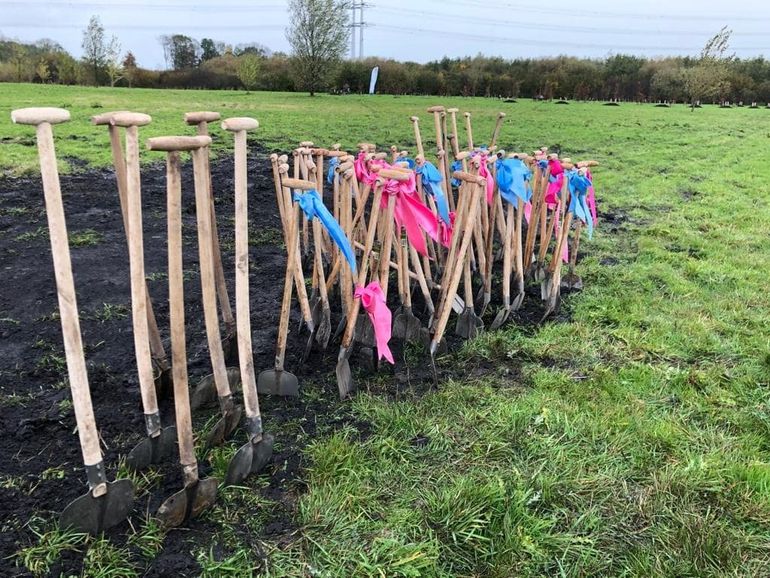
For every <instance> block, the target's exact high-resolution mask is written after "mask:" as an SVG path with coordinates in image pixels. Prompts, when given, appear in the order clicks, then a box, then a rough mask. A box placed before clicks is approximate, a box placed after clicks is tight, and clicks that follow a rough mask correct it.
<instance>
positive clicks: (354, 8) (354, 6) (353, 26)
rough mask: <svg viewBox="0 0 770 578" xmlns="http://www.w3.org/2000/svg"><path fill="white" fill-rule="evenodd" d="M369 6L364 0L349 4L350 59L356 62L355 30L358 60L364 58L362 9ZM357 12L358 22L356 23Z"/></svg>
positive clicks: (355, 0)
mask: <svg viewBox="0 0 770 578" xmlns="http://www.w3.org/2000/svg"><path fill="white" fill-rule="evenodd" d="M365 6H371V4H367V3H366V2H365V0H352V2H351V4H350V16H351V18H350V59H351V60H356V30H358V60H361V59H362V58H363V57H364V27H365V26H366V22H364V7H365ZM356 12H358V21H356Z"/></svg>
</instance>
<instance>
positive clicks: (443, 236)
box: [438, 211, 456, 249]
mask: <svg viewBox="0 0 770 578" xmlns="http://www.w3.org/2000/svg"><path fill="white" fill-rule="evenodd" d="M455 215H456V213H455V212H454V211H451V212H450V213H449V225H447V224H446V223H444V221H442V220H441V219H439V221H438V236H439V242H440V243H441V244H442V245H444V247H446V248H447V249H448V248H449V247H451V246H452V233H453V232H454V227H455Z"/></svg>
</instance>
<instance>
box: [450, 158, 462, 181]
mask: <svg viewBox="0 0 770 578" xmlns="http://www.w3.org/2000/svg"><path fill="white" fill-rule="evenodd" d="M461 170H463V162H462V161H452V174H454V172H455V171H461ZM452 186H453V187H459V186H460V181H458V180H457V179H455V178H453V179H452Z"/></svg>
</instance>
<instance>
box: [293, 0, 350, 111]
mask: <svg viewBox="0 0 770 578" xmlns="http://www.w3.org/2000/svg"><path fill="white" fill-rule="evenodd" d="M349 7H350V4H349V3H348V1H347V0H289V14H290V17H291V21H290V25H289V27H288V28H287V29H286V39H287V40H288V41H289V44H291V48H292V56H293V61H294V65H295V67H296V72H297V79H298V83H299V85H300V87H301V88H304V89H306V90H307V91H308V92H310V96H313V95H315V93H316V92H317V91H318V90H321V89H323V88H325V84H326V80H327V79H328V77H329V73H330V72H331V69H332V68H333V67H334V65H335V64H336V63H337V62H339V60H340V59H341V57H342V55H343V54H344V53H345V50H346V49H347V43H348V38H349V34H350V30H349V28H348V9H349Z"/></svg>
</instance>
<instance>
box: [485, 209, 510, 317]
mask: <svg viewBox="0 0 770 578" xmlns="http://www.w3.org/2000/svg"><path fill="white" fill-rule="evenodd" d="M514 223H515V217H514V213H513V205H512V204H511V203H508V207H507V209H506V218H505V235H504V238H503V307H502V309H500V311H498V312H497V315H495V318H494V319H493V320H492V325H490V327H489V328H490V329H491V330H492V331H494V330H496V329H500V327H502V326H503V324H504V323H505V322H506V321H507V320H508V317H509V316H510V314H511V269H512V268H513V265H512V255H511V252H512V244H513V236H514V235H513V234H514Z"/></svg>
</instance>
